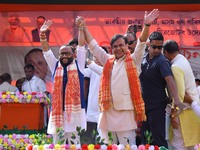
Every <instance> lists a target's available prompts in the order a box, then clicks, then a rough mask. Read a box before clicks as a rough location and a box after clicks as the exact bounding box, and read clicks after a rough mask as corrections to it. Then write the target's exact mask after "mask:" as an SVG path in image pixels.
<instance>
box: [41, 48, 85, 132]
mask: <svg viewBox="0 0 200 150" xmlns="http://www.w3.org/2000/svg"><path fill="white" fill-rule="evenodd" d="M43 53H44V58H45V60H46V61H47V64H48V66H49V69H50V71H51V73H52V74H53V73H54V69H55V66H56V63H57V61H58V60H57V59H56V57H55V56H54V54H53V52H52V51H51V50H48V51H47V52H43ZM85 55H86V51H85V48H84V47H80V46H78V47H77V62H78V66H79V70H80V72H81V73H82V74H83V73H84V67H85ZM72 63H75V61H73V62H72ZM65 114H66V112H63V116H64V124H63V128H64V131H65V132H75V131H76V127H77V126H80V127H81V129H86V114H85V109H82V110H81V113H80V114H79V116H76V117H75V116H74V117H72V118H71V121H70V122H67V121H66V120H67V119H65V118H66V115H65ZM77 118H78V119H77ZM47 133H49V134H56V126H55V125H54V124H52V113H50V118H49V124H48V129H47Z"/></svg>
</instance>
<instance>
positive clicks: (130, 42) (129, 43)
mask: <svg viewBox="0 0 200 150" xmlns="http://www.w3.org/2000/svg"><path fill="white" fill-rule="evenodd" d="M135 41H136V40H132V41H128V45H131V44H133V43H134V42H135Z"/></svg>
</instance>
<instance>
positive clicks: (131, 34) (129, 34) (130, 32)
mask: <svg viewBox="0 0 200 150" xmlns="http://www.w3.org/2000/svg"><path fill="white" fill-rule="evenodd" d="M136 33H137V26H134V25H129V26H128V28H127V31H126V33H125V35H124V36H125V37H126V38H127V40H128V49H129V51H130V52H131V54H132V53H133V52H134V51H135V46H136V44H137V37H136Z"/></svg>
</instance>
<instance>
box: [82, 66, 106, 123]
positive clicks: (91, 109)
mask: <svg viewBox="0 0 200 150" xmlns="http://www.w3.org/2000/svg"><path fill="white" fill-rule="evenodd" d="M102 71H103V67H101V66H99V65H97V64H95V63H94V62H92V63H91V64H90V65H89V66H88V68H86V69H85V70H84V76H85V77H88V78H90V86H89V94H88V106H87V121H89V122H96V123H98V121H99V114H100V110H99V104H98V95H99V86H100V79H101V74H102Z"/></svg>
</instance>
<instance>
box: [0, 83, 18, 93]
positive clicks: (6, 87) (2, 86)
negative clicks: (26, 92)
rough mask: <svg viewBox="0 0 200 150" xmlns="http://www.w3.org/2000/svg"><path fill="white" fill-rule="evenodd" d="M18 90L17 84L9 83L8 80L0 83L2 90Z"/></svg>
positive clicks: (0, 89) (0, 90)
mask: <svg viewBox="0 0 200 150" xmlns="http://www.w3.org/2000/svg"><path fill="white" fill-rule="evenodd" d="M8 91H9V92H17V91H19V90H18V89H17V87H16V86H13V85H11V84H9V83H8V82H3V83H2V84H0V92H8Z"/></svg>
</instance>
